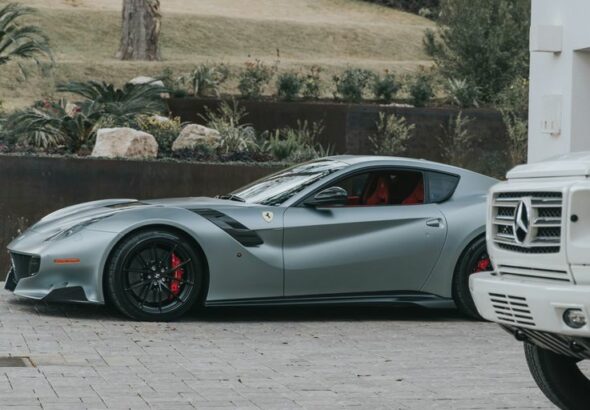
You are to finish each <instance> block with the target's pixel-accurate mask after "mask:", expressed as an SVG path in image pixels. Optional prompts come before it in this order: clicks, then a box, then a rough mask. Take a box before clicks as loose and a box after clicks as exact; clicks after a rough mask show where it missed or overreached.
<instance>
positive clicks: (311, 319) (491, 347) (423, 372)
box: [0, 284, 552, 410]
mask: <svg viewBox="0 0 590 410" xmlns="http://www.w3.org/2000/svg"><path fill="white" fill-rule="evenodd" d="M0 285H1V284H0ZM7 355H12V356H29V357H30V358H31V360H32V362H33V363H34V364H35V366H36V367H29V368H0V409H5V408H6V409H12V410H15V409H21V408H22V409H30V408H36V409H39V408H43V409H56V410H67V409H86V408H93V409H105V408H113V409H123V408H132V409H144V408H161V409H170V410H176V409H193V408H199V409H207V408H211V409H225V408H229V409H235V408H241V409H259V408H262V409H292V408H293V409H299V408H309V409H324V408H325V409H335V408H361V409H420V410H422V409H531V408H535V409H538V408H552V407H551V406H550V404H549V402H548V401H547V400H546V399H545V398H544V396H542V394H541V393H540V392H539V391H538V389H537V388H536V386H535V385H534V383H533V381H532V379H531V377H530V375H529V373H528V370H527V368H526V364H525V362H524V357H523V353H522V346H521V345H520V344H519V343H517V342H516V341H514V340H513V339H512V338H511V337H510V336H509V335H507V334H505V333H504V332H503V331H502V330H500V329H499V328H498V327H497V326H495V325H493V324H489V323H476V322H470V321H465V320H463V319H461V317H460V316H458V315H457V314H456V313H455V312H452V311H434V310H431V311H428V310H420V309H407V308H404V309H399V308H397V309H395V308H356V307H347V308H334V307H329V308H265V309H262V308H248V309H228V308H224V309H207V310H204V311H197V312H194V313H192V314H191V315H189V317H187V318H186V319H184V320H182V321H180V322H176V323H136V322H131V321H127V320H125V319H123V318H121V317H119V316H117V315H115V314H112V313H110V312H109V311H108V310H107V309H105V308H103V307H97V306H76V305H54V304H52V305H47V304H45V303H37V302H31V301H28V300H22V299H18V298H15V297H14V296H13V295H11V294H10V293H8V292H5V291H0V356H7Z"/></svg>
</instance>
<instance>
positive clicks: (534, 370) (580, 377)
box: [524, 343, 590, 410]
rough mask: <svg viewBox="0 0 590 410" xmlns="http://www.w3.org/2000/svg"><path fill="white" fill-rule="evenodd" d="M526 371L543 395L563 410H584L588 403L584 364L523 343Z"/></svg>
mask: <svg viewBox="0 0 590 410" xmlns="http://www.w3.org/2000/svg"><path fill="white" fill-rule="evenodd" d="M524 352H525V356H526V360H527V363H528V365H529V370H530V371H531V374H532V375H533V378H534V379H535V382H537V385H538V386H539V388H540V389H541V390H542V391H543V393H544V394H545V396H547V398H548V399H549V400H551V401H552V402H553V404H555V405H556V406H557V407H559V408H560V409H563V410H585V409H588V403H590V379H589V377H590V375H589V374H588V372H587V370H586V369H587V366H585V365H586V364H587V361H580V360H577V359H574V358H572V357H569V356H561V355H558V354H556V353H553V352H551V351H549V350H545V349H542V348H540V347H538V346H535V345H533V344H531V343H525V344H524Z"/></svg>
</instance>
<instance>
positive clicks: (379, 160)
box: [322, 155, 477, 174]
mask: <svg viewBox="0 0 590 410" xmlns="http://www.w3.org/2000/svg"><path fill="white" fill-rule="evenodd" d="M322 159H325V160H326V159H327V160H333V161H339V162H343V163H345V164H348V165H359V164H367V165H368V164H371V163H375V164H380V165H382V164H383V163H384V162H390V163H391V164H392V165H406V166H415V167H428V168H433V169H438V170H440V171H446V172H449V173H455V174H457V173H459V174H461V173H466V172H467V173H474V174H477V173H476V172H473V171H469V170H467V169H464V168H459V167H455V166H452V165H447V164H441V163H439V162H434V161H429V160H426V159H414V158H407V157H390V156H382V155H334V156H330V157H326V158H322Z"/></svg>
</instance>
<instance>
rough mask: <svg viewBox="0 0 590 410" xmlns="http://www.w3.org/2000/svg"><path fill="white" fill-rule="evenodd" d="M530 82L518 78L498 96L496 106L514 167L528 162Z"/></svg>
mask: <svg viewBox="0 0 590 410" xmlns="http://www.w3.org/2000/svg"><path fill="white" fill-rule="evenodd" d="M528 97H529V82H528V79H526V78H517V79H516V80H515V81H514V82H512V84H510V85H509V86H508V87H506V88H505V89H504V90H503V91H502V92H501V93H500V95H499V96H498V98H497V100H496V104H497V106H498V108H499V110H500V113H501V114H502V119H503V121H504V124H505V125H506V132H507V134H508V154H509V159H510V162H511V165H512V166H516V165H519V164H522V163H525V162H526V159H527V148H528V128H529V127H528V102H529V99H528Z"/></svg>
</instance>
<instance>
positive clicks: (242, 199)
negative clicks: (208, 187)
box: [215, 194, 246, 202]
mask: <svg viewBox="0 0 590 410" xmlns="http://www.w3.org/2000/svg"><path fill="white" fill-rule="evenodd" d="M215 198H218V199H229V200H230V201H236V202H246V200H245V199H244V198H240V197H239V196H237V195H234V194H227V195H217V196H216V197H215Z"/></svg>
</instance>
